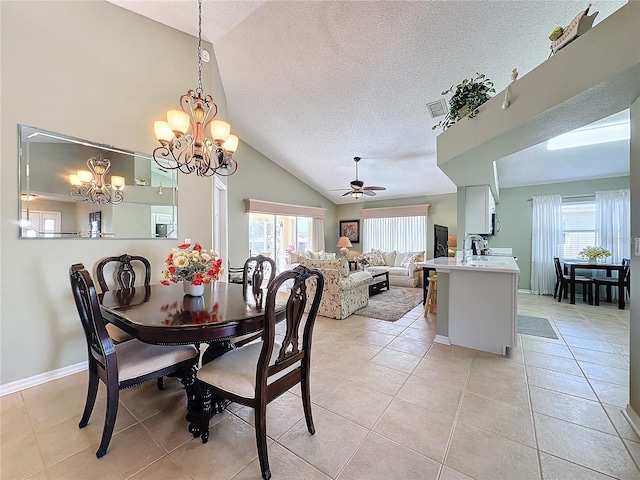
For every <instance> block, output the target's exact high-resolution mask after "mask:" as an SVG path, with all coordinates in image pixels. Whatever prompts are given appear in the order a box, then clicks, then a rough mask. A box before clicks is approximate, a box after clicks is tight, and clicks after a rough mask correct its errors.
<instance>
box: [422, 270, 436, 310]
mask: <svg viewBox="0 0 640 480" xmlns="http://www.w3.org/2000/svg"><path fill="white" fill-rule="evenodd" d="M424 313H425V314H428V313H438V275H431V276H430V277H429V292H428V293H427V302H426V303H425V306H424Z"/></svg>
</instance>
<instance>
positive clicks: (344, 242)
mask: <svg viewBox="0 0 640 480" xmlns="http://www.w3.org/2000/svg"><path fill="white" fill-rule="evenodd" d="M336 247H340V256H341V257H347V256H349V247H353V245H351V240H349V237H340V238H339V239H338V243H337V244H336Z"/></svg>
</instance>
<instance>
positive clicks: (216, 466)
mask: <svg viewBox="0 0 640 480" xmlns="http://www.w3.org/2000/svg"><path fill="white" fill-rule="evenodd" d="M224 415H225V418H224V419H223V420H222V421H220V422H218V423H216V424H215V425H213V426H212V427H211V429H210V437H209V441H208V442H207V443H204V444H203V443H202V441H201V439H200V438H194V439H192V440H190V441H189V442H187V443H185V444H184V445H182V446H180V447H178V448H177V449H176V450H174V451H173V452H171V453H170V454H169V455H170V457H171V459H172V460H173V461H174V462H175V463H176V464H177V465H178V466H179V467H180V468H181V469H182V470H183V471H184V472H185V473H186V474H187V475H188V476H189V477H190V478H192V479H193V480H200V479H203V480H205V479H210V478H211V477H212V474H213V473H214V472H215V478H216V479H218V478H219V479H221V480H227V479H230V478H232V477H233V475H235V474H236V473H237V472H239V471H240V470H242V469H243V468H244V467H245V466H246V465H248V464H249V462H251V461H252V460H253V459H254V458H257V455H258V451H257V447H256V436H255V430H254V429H253V428H252V427H251V426H249V425H247V424H246V423H245V422H243V421H242V420H240V419H239V418H237V417H235V416H233V415H231V414H224Z"/></svg>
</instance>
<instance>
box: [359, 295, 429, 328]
mask: <svg viewBox="0 0 640 480" xmlns="http://www.w3.org/2000/svg"><path fill="white" fill-rule="evenodd" d="M420 303H422V288H405V287H391V290H383V291H382V292H380V293H378V294H376V295H373V296H371V297H369V305H367V306H366V307H364V308H361V309H360V310H356V311H355V312H354V314H355V315H362V316H363V317H370V318H377V319H378V320H386V321H388V322H395V321H396V320H398V319H399V318H402V316H403V315H404V314H405V313H407V312H408V311H409V310H411V309H412V308H413V307H415V306H416V305H418V304H420Z"/></svg>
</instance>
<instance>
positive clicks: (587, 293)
mask: <svg viewBox="0 0 640 480" xmlns="http://www.w3.org/2000/svg"><path fill="white" fill-rule="evenodd" d="M553 263H554V265H555V269H556V286H555V290H554V292H553V298H556V296H557V297H558V302H561V301H562V297H563V296H564V298H565V299H566V298H567V297H568V295H569V288H571V276H570V275H566V274H565V273H564V272H563V271H562V264H561V263H560V258H559V257H553ZM575 281H576V283H575V284H576V285H582V301H584V302H589V305H593V294H592V290H591V286H592V285H593V281H592V280H591V278H589V277H585V276H583V275H576V276H575Z"/></svg>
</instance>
